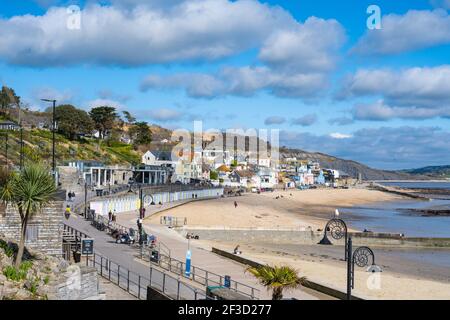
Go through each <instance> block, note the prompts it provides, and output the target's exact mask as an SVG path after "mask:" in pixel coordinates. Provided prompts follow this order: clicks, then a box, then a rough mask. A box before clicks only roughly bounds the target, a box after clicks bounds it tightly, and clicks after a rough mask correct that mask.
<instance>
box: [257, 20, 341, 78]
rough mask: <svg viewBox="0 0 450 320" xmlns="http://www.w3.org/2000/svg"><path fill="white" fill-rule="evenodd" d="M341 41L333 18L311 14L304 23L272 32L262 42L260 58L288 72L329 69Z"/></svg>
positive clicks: (338, 27)
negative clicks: (323, 17) (327, 18)
mask: <svg viewBox="0 0 450 320" xmlns="http://www.w3.org/2000/svg"><path fill="white" fill-rule="evenodd" d="M344 41H345V31H344V29H343V28H342V26H341V25H340V24H339V23H338V22H337V21H336V20H323V19H319V18H316V17H310V18H308V19H307V20H306V21H305V23H304V24H295V25H294V26H292V27H291V28H289V29H285V30H280V31H277V32H274V33H273V34H272V35H271V36H270V37H269V38H268V39H267V40H266V41H265V43H264V44H263V46H262V48H261V51H260V54H259V58H260V59H261V61H263V62H265V63H267V64H268V65H270V66H274V67H276V68H282V69H284V70H289V71H290V72H292V71H299V72H311V71H312V72H318V71H330V70H332V69H333V68H334V65H335V62H336V61H335V60H336V57H337V55H336V52H337V51H338V50H339V49H340V47H341V46H342V44H343V42H344Z"/></svg>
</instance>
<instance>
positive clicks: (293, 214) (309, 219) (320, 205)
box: [147, 188, 402, 230]
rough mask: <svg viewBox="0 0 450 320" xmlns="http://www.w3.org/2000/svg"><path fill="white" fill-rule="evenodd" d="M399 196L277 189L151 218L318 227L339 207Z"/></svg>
mask: <svg viewBox="0 0 450 320" xmlns="http://www.w3.org/2000/svg"><path fill="white" fill-rule="evenodd" d="M277 197H278V199H276V198H277ZM399 199H402V197H400V196H397V195H393V194H389V193H385V192H381V191H375V190H367V189H363V188H361V189H312V190H288V191H275V192H269V193H261V194H244V195H243V196H241V197H231V198H220V199H213V200H207V201H195V202H191V203H188V204H185V205H183V206H180V207H177V208H173V209H171V210H168V211H164V212H162V213H160V214H157V215H155V216H152V217H151V218H149V220H147V221H148V222H150V223H157V224H158V223H159V219H160V216H164V215H170V216H174V217H185V218H187V224H188V226H189V227H205V228H224V227H225V228H268V229H270V228H280V229H282V228H287V229H298V228H311V229H313V230H316V229H319V228H323V223H324V220H325V219H328V218H330V217H331V216H332V215H334V210H335V208H337V207H352V206H356V205H363V204H368V203H374V202H379V201H394V200H399ZM235 201H236V202H237V207H236V208H235V206H234V202H235Z"/></svg>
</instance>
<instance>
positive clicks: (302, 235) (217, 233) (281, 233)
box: [177, 227, 450, 248]
mask: <svg viewBox="0 0 450 320" xmlns="http://www.w3.org/2000/svg"><path fill="white" fill-rule="evenodd" d="M177 230H178V232H180V233H181V234H182V235H185V234H186V233H188V232H192V233H194V234H196V235H198V236H199V237H200V239H201V240H213V241H214V240H216V241H224V242H230V243H252V242H253V243H268V242H270V243H290V244H308V245H312V244H317V243H318V242H319V241H320V240H321V239H322V238H323V232H315V231H308V230H306V231H299V230H271V229H219V228H217V229H212V228H211V229H205V228H193V227H182V228H178V229H177ZM349 236H351V237H352V240H353V243H354V244H355V245H370V246H387V247H409V248H415V247H417V248H423V247H425V248H450V238H408V237H403V236H401V235H400V234H390V233H364V232H358V233H349ZM328 239H329V240H330V241H331V242H332V243H333V244H337V245H344V239H340V240H335V239H333V238H332V237H331V235H329V234H328Z"/></svg>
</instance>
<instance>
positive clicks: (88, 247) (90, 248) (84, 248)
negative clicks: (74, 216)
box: [81, 238, 94, 254]
mask: <svg viewBox="0 0 450 320" xmlns="http://www.w3.org/2000/svg"><path fill="white" fill-rule="evenodd" d="M81 254H94V239H87V238H84V239H81Z"/></svg>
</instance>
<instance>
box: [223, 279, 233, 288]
mask: <svg viewBox="0 0 450 320" xmlns="http://www.w3.org/2000/svg"><path fill="white" fill-rule="evenodd" d="M223 285H224V287H225V288H231V277H230V276H225V281H224V283H223Z"/></svg>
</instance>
